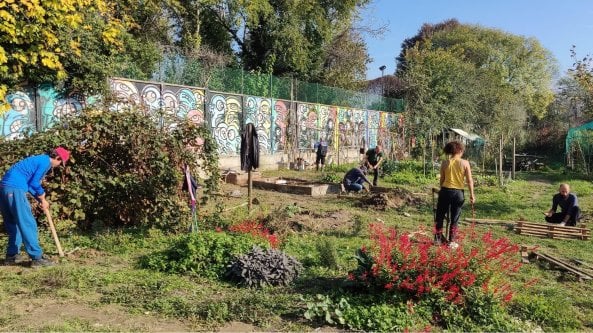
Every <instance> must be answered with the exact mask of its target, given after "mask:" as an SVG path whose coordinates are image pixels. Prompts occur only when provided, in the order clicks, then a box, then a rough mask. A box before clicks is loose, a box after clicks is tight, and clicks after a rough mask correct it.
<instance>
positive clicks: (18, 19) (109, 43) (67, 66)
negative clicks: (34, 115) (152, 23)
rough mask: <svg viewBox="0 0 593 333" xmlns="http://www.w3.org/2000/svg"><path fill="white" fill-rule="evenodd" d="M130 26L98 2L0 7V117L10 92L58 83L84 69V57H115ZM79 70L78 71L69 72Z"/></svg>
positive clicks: (9, 1)
mask: <svg viewBox="0 0 593 333" xmlns="http://www.w3.org/2000/svg"><path fill="white" fill-rule="evenodd" d="M132 24H133V23H132V22H131V21H129V20H128V19H127V18H126V16H124V15H121V13H118V12H117V11H116V10H115V8H114V7H113V6H112V5H111V3H110V2H109V1H104V0H2V1H0V113H2V112H4V111H6V110H8V109H9V107H10V106H9V105H7V103H6V102H5V97H6V94H7V93H8V92H9V91H10V90H11V89H16V88H19V87H21V86H26V85H34V84H38V83H43V82H53V83H63V82H66V81H67V80H71V79H72V77H75V76H77V75H78V76H79V75H82V74H83V73H81V72H79V71H85V66H87V67H90V68H92V67H97V66H98V67H100V66H101V64H97V63H89V64H84V63H82V66H81V65H80V63H81V62H80V61H78V60H77V59H80V58H84V54H85V52H86V51H87V49H88V51H89V52H93V53H99V54H103V55H104V57H94V58H97V59H104V61H106V62H107V61H108V58H109V56H111V55H113V54H116V53H118V52H120V51H121V49H122V47H123V40H124V39H125V36H126V34H127V31H128V29H129V28H130V26H131V25H132ZM72 64H79V65H78V66H71V65H72Z"/></svg>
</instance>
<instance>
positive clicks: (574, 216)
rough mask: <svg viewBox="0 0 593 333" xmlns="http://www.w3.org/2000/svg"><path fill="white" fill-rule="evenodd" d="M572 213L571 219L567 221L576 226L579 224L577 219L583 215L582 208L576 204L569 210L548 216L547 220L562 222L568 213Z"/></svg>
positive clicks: (567, 223) (569, 224) (568, 224)
mask: <svg viewBox="0 0 593 333" xmlns="http://www.w3.org/2000/svg"><path fill="white" fill-rule="evenodd" d="M567 214H568V215H570V219H569V220H568V221H567V222H566V225H567V226H571V227H574V226H576V225H577V220H578V219H579V217H581V209H580V208H579V206H574V207H572V208H571V209H569V210H568V212H560V213H554V214H552V216H546V222H549V223H561V222H562V221H564V218H565V217H566V215H567Z"/></svg>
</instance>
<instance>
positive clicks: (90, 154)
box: [0, 109, 218, 229]
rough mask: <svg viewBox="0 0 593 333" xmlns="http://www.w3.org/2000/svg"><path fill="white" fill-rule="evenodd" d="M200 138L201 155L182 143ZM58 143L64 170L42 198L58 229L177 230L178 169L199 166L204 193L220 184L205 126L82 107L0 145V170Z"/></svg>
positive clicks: (180, 203)
mask: <svg viewBox="0 0 593 333" xmlns="http://www.w3.org/2000/svg"><path fill="white" fill-rule="evenodd" d="M199 138H201V139H203V140H204V144H203V145H202V146H201V150H200V151H199V152H193V151H191V150H190V149H189V148H188V147H189V145H190V144H191V143H194V142H196V140H198V139H199ZM57 145H62V146H65V147H67V148H69V149H70V151H71V160H70V161H69V162H68V166H67V168H66V169H63V168H56V169H55V170H54V171H53V172H51V173H50V174H48V176H47V179H46V180H47V181H48V183H47V185H46V189H47V198H48V200H49V201H50V202H55V203H59V204H55V205H51V209H52V215H53V216H54V218H56V219H59V220H60V224H59V226H60V228H62V229H66V228H72V227H75V226H79V227H82V228H84V229H91V228H93V227H96V226H122V225H126V226H127V225H144V226H159V227H168V228H176V229H180V228H182V227H185V225H184V223H187V222H188V220H189V209H188V205H187V195H186V194H183V193H182V192H181V191H179V188H181V183H182V179H183V178H182V177H183V166H184V165H186V164H187V165H189V166H190V168H191V169H192V170H195V169H197V168H198V162H196V161H201V162H200V165H199V166H200V169H201V170H203V171H204V172H205V173H206V174H207V175H208V176H209V178H208V179H207V180H201V181H200V182H201V183H205V185H206V186H205V187H206V189H205V194H206V196H205V197H207V196H208V194H209V193H210V191H214V190H215V189H216V186H217V181H218V176H217V175H218V156H217V153H216V143H215V141H214V140H213V139H212V137H211V136H210V133H209V131H208V130H207V129H206V128H205V127H196V126H195V125H193V124H190V123H188V122H180V123H179V124H177V126H176V127H175V129H174V130H165V129H163V128H161V127H159V126H157V124H156V123H155V122H154V121H153V120H152V119H151V118H150V117H146V116H145V115H144V114H142V113H141V112H134V111H125V112H111V111H101V110H90V109H88V110H85V112H84V113H82V114H81V115H79V116H75V117H72V118H65V119H64V120H63V122H62V123H60V124H58V125H56V126H55V127H54V128H51V129H49V130H47V131H45V132H41V133H36V134H34V135H33V136H31V137H28V138H25V139H22V140H14V141H9V142H3V143H2V145H0V172H2V173H3V172H4V171H5V170H6V169H7V168H8V167H9V166H10V165H12V164H13V163H14V162H16V161H18V160H20V159H22V158H23V157H25V156H28V155H32V154H41V153H43V152H46V151H48V150H49V149H51V148H53V147H55V146H57Z"/></svg>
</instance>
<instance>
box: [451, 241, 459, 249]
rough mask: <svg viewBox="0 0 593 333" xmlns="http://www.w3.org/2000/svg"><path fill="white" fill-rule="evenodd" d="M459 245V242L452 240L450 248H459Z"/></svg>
mask: <svg viewBox="0 0 593 333" xmlns="http://www.w3.org/2000/svg"><path fill="white" fill-rule="evenodd" d="M458 247H459V244H457V243H456V242H451V243H449V248H450V249H451V250H455V249H456V248H458Z"/></svg>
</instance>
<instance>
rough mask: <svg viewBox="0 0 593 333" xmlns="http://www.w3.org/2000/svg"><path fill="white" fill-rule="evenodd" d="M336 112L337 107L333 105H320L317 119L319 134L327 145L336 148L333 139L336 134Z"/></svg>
mask: <svg viewBox="0 0 593 333" xmlns="http://www.w3.org/2000/svg"><path fill="white" fill-rule="evenodd" d="M337 114H338V108H336V107H335V106H326V105H320V106H319V111H318V115H319V121H318V124H319V125H320V126H319V128H320V133H319V136H320V138H322V139H323V140H324V141H325V142H327V144H328V146H329V147H331V148H333V149H336V147H337V142H336V139H335V136H336V126H335V124H336V116H337Z"/></svg>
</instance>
